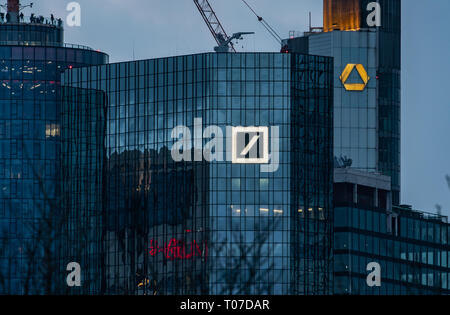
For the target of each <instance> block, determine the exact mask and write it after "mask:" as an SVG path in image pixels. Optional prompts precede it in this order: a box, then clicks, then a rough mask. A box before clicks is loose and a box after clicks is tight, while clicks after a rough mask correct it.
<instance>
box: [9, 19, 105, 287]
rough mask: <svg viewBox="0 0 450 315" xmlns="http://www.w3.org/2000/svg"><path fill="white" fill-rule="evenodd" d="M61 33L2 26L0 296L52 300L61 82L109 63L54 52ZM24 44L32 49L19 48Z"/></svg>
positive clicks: (81, 52) (95, 55)
mask: <svg viewBox="0 0 450 315" xmlns="http://www.w3.org/2000/svg"><path fill="white" fill-rule="evenodd" d="M45 30H47V31H45ZM55 32H56V33H55ZM58 32H62V28H59V27H56V26H50V25H33V24H22V23H19V24H6V23H5V24H1V25H0V41H1V42H2V44H3V45H0V278H1V279H2V281H0V294H32V293H43V292H47V293H49V292H54V288H53V283H52V281H51V279H53V277H54V273H55V272H54V271H51V270H56V266H55V264H56V263H55V259H56V258H55V253H56V251H57V246H56V243H57V240H58V235H57V234H55V233H60V231H59V232H58V231H57V230H58V229H56V230H55V225H54V224H59V223H55V222H59V219H57V217H58V216H57V215H56V213H58V209H59V201H60V199H61V196H60V195H59V192H60V188H59V183H60V182H59V178H60V158H61V142H60V140H61V116H60V115H61V103H60V98H61V95H60V87H61V84H60V75H61V73H62V72H63V71H64V70H65V69H68V68H72V67H78V66H88V65H95V64H104V63H106V62H107V61H108V56H107V55H105V54H103V53H99V52H96V51H93V50H86V49H75V48H64V47H58V46H62V45H63V43H62V42H61V40H62V34H59V33H58ZM39 34H40V35H39ZM44 38H45V40H44ZM25 41H33V42H34V45H35V46H24V45H25V44H24V45H23V46H22V45H19V44H18V43H16V42H22V43H23V42H25ZM54 41H55V42H56V43H54ZM52 44H54V45H56V46H52ZM38 45H42V46H38ZM50 218H52V219H55V221H52V220H49V219H50ZM53 268H54V269H53ZM42 270H45V271H42Z"/></svg>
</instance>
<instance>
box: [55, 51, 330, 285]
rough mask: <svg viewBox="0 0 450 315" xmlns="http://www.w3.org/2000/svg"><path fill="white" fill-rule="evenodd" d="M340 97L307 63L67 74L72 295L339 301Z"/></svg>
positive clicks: (256, 58)
mask: <svg viewBox="0 0 450 315" xmlns="http://www.w3.org/2000/svg"><path fill="white" fill-rule="evenodd" d="M332 84H333V82H332V62H331V58H327V57H320V56H309V55H301V54H280V53H236V54H232V53H217V54H216V53H207V54H197V55H188V56H178V57H170V58H161V59H154V60H143V61H136V62H122V63H118V64H110V65H106V66H95V67H88V68H80V69H73V70H67V71H66V72H65V73H64V85H65V91H66V92H65V97H64V99H65V103H64V125H63V138H64V140H65V141H64V143H65V144H66V146H65V150H64V152H63V153H64V163H65V167H64V169H65V170H67V171H68V173H67V175H66V176H64V177H65V183H64V187H65V190H64V194H65V196H66V197H67V198H68V200H69V203H68V207H69V212H70V216H71V220H70V226H69V227H68V230H69V232H70V234H71V235H72V236H69V237H72V239H73V241H70V243H69V244H70V253H69V255H68V256H67V257H68V258H67V259H69V260H71V261H77V262H79V263H80V264H81V267H82V270H84V273H83V279H85V280H84V282H83V287H82V288H80V289H79V290H78V289H76V288H75V289H73V290H72V291H73V292H79V293H80V292H81V293H91V294H331V286H330V283H331V281H330V280H331V274H332V270H331V267H332V263H331V231H332V218H331V211H330V210H331V201H332V200H331V196H332V174H333V173H332V172H333V158H332V141H331V140H332V128H331V126H332V104H333V102H332V99H333V93H332V90H333V89H332ZM102 93H104V94H105V95H104V96H103V97H102ZM180 130H182V133H183V139H184V138H185V139H184V140H183V141H181V139H179V138H178V137H180V136H181V135H180V134H179V132H180ZM80 131H81V133H80ZM80 135H81V136H80ZM177 139H178V140H177ZM278 140H279V141H278ZM179 141H181V143H182V146H181V147H178V146H177V143H178V145H179V144H180V142H179ZM239 143H241V144H243V146H240V145H239ZM212 144H213V146H211V145H212ZM238 148H239V149H238ZM181 149H182V150H181ZM180 151H182V152H183V159H180V158H179V157H178V154H179V153H180ZM269 151H270V158H269ZM174 152H175V155H174ZM233 152H234V154H233ZM210 155H213V156H215V158H214V160H213V161H208V160H206V157H208V156H210ZM269 160H270V161H271V164H272V165H271V166H272V167H270V165H269ZM87 185H89V186H87ZM85 236H86V237H85ZM86 245H88V246H86Z"/></svg>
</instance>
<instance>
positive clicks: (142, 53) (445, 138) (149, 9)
mask: <svg viewBox="0 0 450 315" xmlns="http://www.w3.org/2000/svg"><path fill="white" fill-rule="evenodd" d="M247 1H248V2H249V3H250V4H251V5H253V6H254V8H255V9H256V11H257V12H258V13H259V15H261V16H263V17H264V18H265V19H266V20H267V21H268V22H269V23H270V24H271V25H272V27H273V28H274V29H276V30H277V32H278V33H279V34H280V35H281V36H282V37H283V38H284V37H287V36H288V34H289V31H291V30H295V31H305V30H306V28H307V25H308V12H309V11H311V12H312V16H313V19H312V20H313V24H314V25H315V26H321V25H322V0H247ZM34 2H35V6H34V8H33V12H35V13H39V14H41V15H45V16H49V15H50V14H51V13H55V15H56V16H58V17H62V18H63V19H64V20H65V17H66V16H67V12H66V11H65V9H66V5H67V4H68V3H69V2H70V1H67V0H63V1H61V0H35V1H34ZM78 2H79V3H80V4H81V8H82V21H81V23H82V25H81V27H72V28H70V27H66V33H65V38H66V42H68V43H74V44H75V43H76V44H83V45H87V46H91V47H93V48H95V49H100V50H102V51H105V52H107V53H108V54H109V55H110V60H111V62H119V61H127V60H132V59H133V56H134V58H135V59H136V60H138V59H148V58H157V57H164V56H173V55H184V54H192V53H199V52H206V51H211V50H212V48H213V46H214V45H215V42H214V40H213V39H212V36H211V34H210V33H209V31H208V29H207V28H206V25H205V24H204V22H203V20H202V19H201V16H200V15H199V13H198V11H197V9H196V7H195V5H194V3H193V1H192V0H79V1H78ZM210 2H211V5H212V6H213V7H214V9H215V10H216V12H217V15H218V17H219V19H220V20H221V21H222V24H223V25H224V27H225V29H226V30H227V32H228V33H233V32H238V31H254V32H256V34H255V35H252V36H250V37H247V38H246V39H245V41H243V42H242V44H241V45H240V46H239V47H238V48H239V51H244V52H245V51H277V50H279V46H278V44H277V43H276V41H275V40H274V39H273V38H272V37H270V35H268V33H267V32H266V31H265V30H264V29H263V27H262V26H261V25H260V24H259V23H258V21H257V20H256V18H255V17H254V15H252V13H251V12H250V11H249V10H248V9H247V8H246V7H245V6H244V5H243V3H242V2H241V0H210ZM402 2H403V13H402V16H403V17H402V19H403V20H402V24H403V26H402V28H403V30H402V31H403V38H402V46H403V47H402V48H403V56H402V186H403V187H402V202H403V203H407V204H411V205H413V207H414V208H415V209H419V210H423V211H427V212H435V211H436V210H435V205H436V204H441V205H442V206H443V207H444V213H445V214H446V215H450V190H449V189H448V187H447V184H446V181H445V175H446V174H450V94H449V90H450V79H449V73H450V35H449V33H448V32H449V30H450V1H449V0H430V1H423V0H406V1H405V0H403V1H402ZM22 3H23V4H26V2H25V1H24V0H22ZM30 12H31V11H29V10H27V12H26V15H29V13H30Z"/></svg>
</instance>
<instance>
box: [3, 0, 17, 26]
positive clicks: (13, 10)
mask: <svg viewBox="0 0 450 315" xmlns="http://www.w3.org/2000/svg"><path fill="white" fill-rule="evenodd" d="M6 11H7V14H8V15H9V19H8V20H9V22H12V23H18V22H19V12H20V0H8V2H7V10H6Z"/></svg>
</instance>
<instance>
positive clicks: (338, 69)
mask: <svg viewBox="0 0 450 315" xmlns="http://www.w3.org/2000/svg"><path fill="white" fill-rule="evenodd" d="M371 2H372V1H369V0H324V26H323V32H308V33H305V36H304V37H299V38H292V39H289V40H286V44H287V45H288V47H289V50H290V51H291V52H299V53H309V54H314V55H322V56H332V57H334V70H335V71H334V76H335V77H334V89H335V93H334V96H335V97H334V99H335V103H334V114H335V115H334V119H335V123H334V128H335V135H334V154H335V157H336V159H338V160H341V158H343V159H344V160H347V161H349V160H351V162H352V167H354V168H357V169H360V170H363V171H367V172H380V173H382V174H384V175H387V176H389V177H391V180H392V193H393V195H392V197H393V202H394V204H397V205H398V204H399V203H400V105H401V99H400V92H401V90H400V88H401V87H400V74H401V0H379V1H377V2H378V3H379V4H380V10H381V25H380V26H379V27H369V24H368V23H367V20H368V18H370V17H369V14H370V13H372V12H373V7H368V5H369V3H371ZM315 30H317V29H315Z"/></svg>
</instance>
